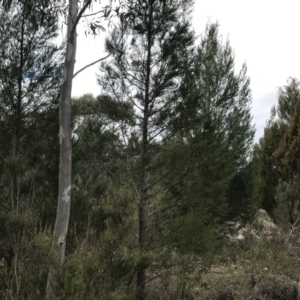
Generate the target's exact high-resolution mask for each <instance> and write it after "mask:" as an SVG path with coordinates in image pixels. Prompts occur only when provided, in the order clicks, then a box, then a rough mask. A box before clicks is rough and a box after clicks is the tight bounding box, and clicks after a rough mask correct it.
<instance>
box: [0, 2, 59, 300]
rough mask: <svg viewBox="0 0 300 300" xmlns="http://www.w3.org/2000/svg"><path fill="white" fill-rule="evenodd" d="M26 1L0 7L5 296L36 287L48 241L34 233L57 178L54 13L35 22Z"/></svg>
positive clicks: (49, 213) (42, 224) (41, 228)
mask: <svg viewBox="0 0 300 300" xmlns="http://www.w3.org/2000/svg"><path fill="white" fill-rule="evenodd" d="M23 4H24V3H23ZM27 4H28V3H27ZM27 4H24V5H22V4H17V2H14V5H13V6H11V7H10V9H8V10H3V9H2V8H1V9H0V23H1V28H2V29H3V28H5V30H1V32H0V45H1V46H0V56H1V59H0V123H1V124H0V168H1V173H0V205H1V211H2V213H1V215H0V224H1V233H0V235H1V240H0V253H1V259H2V258H4V261H5V263H4V265H5V267H4V268H1V270H0V274H1V278H2V279H3V281H2V279H1V283H0V290H1V291H3V292H4V293H6V292H7V293H8V294H9V295H10V296H9V297H11V299H40V297H41V295H43V293H44V288H45V279H46V274H47V272H48V267H49V264H50V261H49V260H48V258H49V251H48V252H44V251H45V249H49V248H48V247H49V246H50V242H49V240H48V242H47V243H46V242H45V244H44V245H41V244H40V243H43V242H42V241H41V240H39V238H41V239H43V236H44V235H45V236H44V237H45V238H46V236H47V237H48V233H47V234H46V233H44V232H45V229H46V226H47V225H48V222H51V223H52V222H53V219H52V218H53V216H54V213H55V206H54V202H53V200H54V199H55V195H56V193H57V181H58V179H57V173H58V140H57V132H58V111H57V104H58V86H59V81H60V77H61V62H60V56H61V50H60V49H59V48H57V47H56V46H55V45H54V44H53V43H52V40H53V39H54V38H55V37H56V36H57V20H56V18H55V17H54V16H51V17H48V18H47V20H44V22H43V24H41V25H39V26H37V24H36V23H35V22H33V21H32V19H31V18H28V13H29V12H28V7H27ZM30 14H31V15H32V16H34V12H33V11H31V12H30ZM35 18H36V20H37V19H40V18H41V16H40V15H36V16H35ZM38 244H39V245H38ZM32 249H35V250H34V251H33V254H32V253H30V252H31V250H32ZM29 253H30V254H29ZM8 294H7V297H8ZM37 295H39V296H37Z"/></svg>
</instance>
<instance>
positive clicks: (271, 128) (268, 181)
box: [255, 78, 300, 215]
mask: <svg viewBox="0 0 300 300" xmlns="http://www.w3.org/2000/svg"><path fill="white" fill-rule="evenodd" d="M299 96H300V83H299V81H298V80H297V79H295V78H291V79H290V80H289V81H288V84H287V85H286V86H284V87H282V88H280V89H279V93H278V104H277V106H274V107H273V108H272V110H271V118H270V120H269V121H268V123H267V126H266V128H265V130H264V136H263V137H262V138H261V139H260V141H259V143H258V145H257V146H256V148H255V155H256V157H257V170H258V174H259V175H258V178H257V180H256V186H257V193H258V198H259V202H260V205H261V207H262V208H264V209H266V210H267V211H268V213H270V214H271V215H273V211H274V208H275V206H276V201H275V198H274V195H275V190H276V186H277V184H278V179H279V178H283V177H282V176H283V173H282V170H280V169H281V168H282V167H281V165H282V162H281V161H282V158H283V156H284V154H283V152H285V151H286V150H284V149H286V146H284V145H285V143H286V141H285V138H284V136H286V134H287V133H286V131H287V130H288V129H287V128H288V124H289V123H290V122H292V121H291V120H292V116H293V115H294V114H295V113H294V112H295V109H296V108H295V107H296V104H297V103H298V102H299ZM289 126H290V125H289ZM289 130H290V129H289Z"/></svg>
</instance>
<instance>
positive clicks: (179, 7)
mask: <svg viewBox="0 0 300 300" xmlns="http://www.w3.org/2000/svg"><path fill="white" fill-rule="evenodd" d="M191 4H192V1H150V0H149V1H144V2H140V1H139V2H132V1H125V6H126V7H127V11H128V12H130V16H129V17H128V19H127V22H124V21H123V18H121V20H120V25H119V27H118V28H117V29H116V30H114V31H113V33H112V35H111V38H110V39H109V40H107V43H106V49H107V51H108V52H109V53H110V54H111V57H112V60H111V61H110V63H109V64H108V63H107V64H103V66H102V69H101V71H102V76H101V77H100V78H99V84H100V85H101V86H102V88H103V89H104V91H105V93H106V94H107V95H109V96H111V97H112V98H114V99H116V101H117V102H119V103H124V102H129V103H131V104H132V105H133V106H134V107H135V109H134V112H133V114H134V116H135V119H136V126H135V127H132V128H131V129H130V132H131V134H132V136H131V138H129V139H128V143H129V145H131V147H132V149H133V151H134V152H135V155H134V160H135V161H136V164H135V165H136V167H134V168H133V167H132V170H133V172H134V176H135V178H136V179H135V180H137V182H136V193H135V195H134V198H135V199H136V200H137V201H138V207H139V217H138V218H139V233H138V236H139V238H138V243H139V248H140V255H141V259H140V262H139V264H138V266H137V295H136V299H138V300H144V299H145V298H146V269H147V268H148V265H149V264H148V259H147V250H148V249H149V240H148V239H147V232H148V231H149V224H148V217H149V214H150V213H149V212H148V210H149V205H150V204H149V203H150V200H151V198H153V196H151V194H152V193H154V194H155V192H154V191H155V188H156V187H157V183H158V182H159V181H160V179H159V178H155V176H154V174H155V172H154V170H153V166H154V164H155V161H156V157H157V155H159V152H158V151H159V149H160V145H161V144H162V143H163V142H164V141H165V140H167V139H168V137H169V135H171V134H172V133H168V131H167V130H168V129H170V127H171V124H172V122H173V121H174V119H175V117H176V113H177V112H176V103H178V101H179V98H178V97H179V92H178V88H179V85H180V82H181V80H182V76H183V73H184V70H185V62H186V57H187V55H188V53H189V49H190V47H191V46H192V43H193V33H192V32H191V31H190V24H189V22H188V19H187V16H188V12H189V10H190V7H191Z"/></svg>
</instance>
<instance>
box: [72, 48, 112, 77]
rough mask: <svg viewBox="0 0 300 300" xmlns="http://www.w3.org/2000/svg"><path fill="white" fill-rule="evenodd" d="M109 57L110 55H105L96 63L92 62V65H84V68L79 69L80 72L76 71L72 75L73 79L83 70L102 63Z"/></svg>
mask: <svg viewBox="0 0 300 300" xmlns="http://www.w3.org/2000/svg"><path fill="white" fill-rule="evenodd" d="M110 55H111V53H110V54H108V55H106V56H104V57H102V58H100V59H98V60H96V61H94V62H92V63H90V64H88V65H86V66H85V67H83V68H81V69H80V70H78V71H77V72H76V73H75V74H74V75H73V78H75V76H77V75H78V74H79V73H80V72H82V71H84V70H85V69H87V68H89V67H91V66H93V65H95V64H96V63H98V62H100V61H102V60H105V59H107V58H108V57H109V56H110Z"/></svg>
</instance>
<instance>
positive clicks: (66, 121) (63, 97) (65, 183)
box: [46, 0, 78, 300]
mask: <svg viewBox="0 0 300 300" xmlns="http://www.w3.org/2000/svg"><path fill="white" fill-rule="evenodd" d="M77 15H78V0H69V12H68V25H67V52H66V57H65V64H64V76H63V81H62V85H61V94H60V101H59V142H60V164H59V188H58V205H57V214H56V221H55V227H54V231H53V239H52V250H53V252H54V253H55V256H56V259H57V261H58V262H59V264H60V265H63V263H64V259H65V249H66V236H67V231H68V225H69V216H70V206H71V170H72V141H71V137H72V136H71V135H72V133H71V93H72V80H73V74H74V66H75V56H76V25H77V22H78V20H77ZM55 287H56V280H55V276H54V274H53V273H52V272H51V271H50V272H49V275H48V280H47V288H46V300H51V299H53V298H54V295H55Z"/></svg>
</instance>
